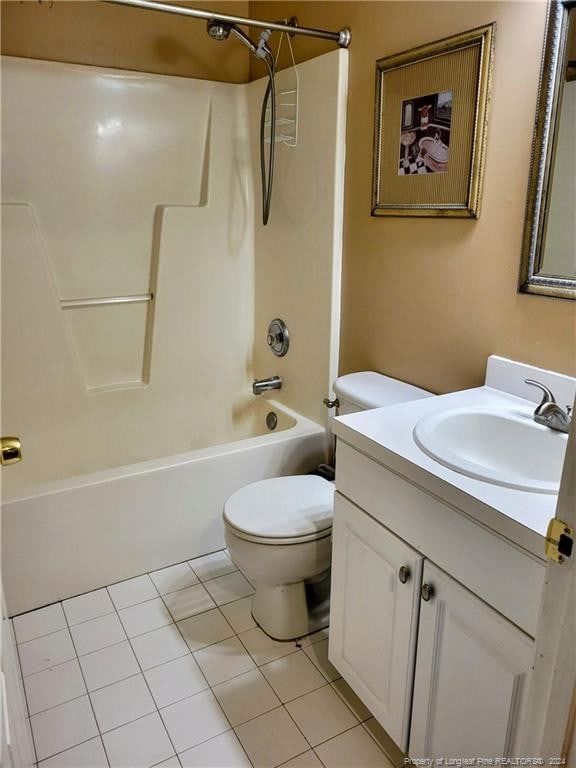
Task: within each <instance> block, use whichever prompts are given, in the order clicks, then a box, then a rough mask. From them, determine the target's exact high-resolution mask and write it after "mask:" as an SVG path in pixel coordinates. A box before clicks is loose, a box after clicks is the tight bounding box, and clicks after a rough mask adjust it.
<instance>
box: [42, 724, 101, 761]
mask: <svg viewBox="0 0 576 768" xmlns="http://www.w3.org/2000/svg"><path fill="white" fill-rule="evenodd" d="M94 739H100V743H101V744H102V748H103V749H104V755H105V757H106V760H108V755H107V754H106V749H105V747H104V742H103V741H102V736H101V735H100V733H99V732H98V733H97V734H96V736H90V738H89V739H84V741H79V742H78V744H74V745H73V746H71V747H66V749H61V750H60V752H54V754H53V755H47V756H46V757H43V758H42V760H38V762H37V763H36V765H38V766H39V765H40V764H41V763H43V762H44V761H45V760H52V758H54V757H58V755H63V754H64V753H65V752H68V751H69V750H70V749H76V747H81V746H82V744H87V743H88V742H89V741H94Z"/></svg>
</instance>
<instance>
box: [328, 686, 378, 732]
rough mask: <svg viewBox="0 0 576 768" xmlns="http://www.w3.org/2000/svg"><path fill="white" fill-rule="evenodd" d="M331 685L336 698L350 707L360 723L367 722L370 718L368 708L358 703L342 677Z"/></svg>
mask: <svg viewBox="0 0 576 768" xmlns="http://www.w3.org/2000/svg"><path fill="white" fill-rule="evenodd" d="M331 685H332V688H334V690H335V691H336V693H337V694H338V696H340V698H341V699H342V701H343V702H344V703H345V704H347V705H348V706H349V707H350V709H351V710H352V712H353V713H354V714H355V715H356V717H357V718H358V720H360V722H363V721H364V720H368V719H369V718H371V717H372V713H371V712H370V710H369V709H368V707H366V706H365V704H363V702H361V701H360V699H359V698H358V696H356V694H355V693H354V691H353V690H352V688H350V686H349V685H348V683H347V682H346V680H344V678H343V677H341V678H340V680H336V681H335V682H334V683H331Z"/></svg>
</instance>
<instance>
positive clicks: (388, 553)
mask: <svg viewBox="0 0 576 768" xmlns="http://www.w3.org/2000/svg"><path fill="white" fill-rule="evenodd" d="M336 485H337V493H336V496H335V508H334V524H333V561H332V597H331V614H330V622H331V629H330V642H329V657H330V660H331V662H332V663H333V664H334V666H335V667H336V668H337V669H338V670H339V672H340V673H341V674H342V676H343V677H344V679H345V680H346V681H347V682H348V684H349V685H350V686H351V687H352V689H353V690H354V691H355V692H356V694H357V695H358V696H359V697H360V699H361V700H362V701H363V702H364V704H366V706H367V707H368V708H369V709H370V711H371V712H372V714H373V715H374V717H375V718H376V719H377V720H378V722H379V723H380V724H381V725H382V726H383V728H384V729H385V730H386V731H387V732H388V734H389V735H390V736H391V737H392V739H393V740H394V741H395V742H396V744H397V745H398V746H399V747H400V748H401V749H402V750H403V751H405V752H407V753H408V754H409V756H410V757H412V758H446V757H486V758H488V757H503V756H506V757H508V756H513V754H514V750H515V749H516V748H517V744H518V738H519V733H518V729H519V723H520V722H521V716H522V710H523V706H524V702H525V699H526V694H527V689H528V683H529V675H530V672H531V667H532V662H533V653H534V641H533V639H532V637H531V635H533V633H534V629H533V628H534V627H535V624H536V617H537V614H538V603H539V600H540V595H541V591H542V585H543V580H544V570H545V569H544V563H543V562H542V561H541V560H538V559H537V558H535V557H534V556H533V555H531V554H530V553H527V552H526V551H524V550H522V549H520V548H519V547H517V546H515V545H513V544H512V542H509V541H506V540H505V539H503V538H502V537H498V536H496V535H494V534H493V533H492V532H491V531H489V530H488V529H487V528H486V527H485V526H479V525H478V524H476V523H475V522H473V521H472V520H470V518H469V517H468V516H466V515H465V514H463V513H461V512H460V511H458V510H457V509H455V508H454V507H450V506H448V505H445V504H443V503H442V502H441V501H440V500H439V499H438V498H437V497H434V496H432V495H428V494H427V493H426V492H424V491H423V490H422V488H420V487H418V486H415V485H414V484H412V483H411V482H409V481H408V480H405V479H403V478H402V477H400V476H399V475H397V474H395V473H392V472H390V471H389V470H388V469H387V468H386V467H385V466H383V465H381V464H378V463H377V462H375V461H373V460H372V459H371V458H369V457H368V456H366V455H364V454H362V453H360V452H359V451H357V450H354V449H353V448H352V447H351V446H350V445H347V444H345V443H341V442H339V444H338V462H337V476H336ZM403 566H404V568H405V569H406V570H403V571H402V573H401V568H402V567H403ZM404 576H407V578H406V579H404Z"/></svg>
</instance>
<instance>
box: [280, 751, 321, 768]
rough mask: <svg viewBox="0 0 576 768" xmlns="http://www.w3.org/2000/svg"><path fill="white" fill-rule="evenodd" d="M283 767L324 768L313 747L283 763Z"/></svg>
mask: <svg viewBox="0 0 576 768" xmlns="http://www.w3.org/2000/svg"><path fill="white" fill-rule="evenodd" d="M282 768H324V767H323V765H322V763H321V762H320V759H319V758H318V755H316V753H315V752H313V751H312V750H311V749H309V750H308V752H304V753H303V754H302V755H298V757H294V758H292V760H289V761H288V762H287V763H283V764H282Z"/></svg>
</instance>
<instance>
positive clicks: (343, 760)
mask: <svg viewBox="0 0 576 768" xmlns="http://www.w3.org/2000/svg"><path fill="white" fill-rule="evenodd" d="M316 752H317V754H318V757H319V758H320V760H322V762H323V763H324V765H325V766H326V768H350V766H351V765H353V766H354V768H393V766H392V763H391V762H390V761H389V760H388V758H387V757H386V755H385V754H384V753H383V752H382V750H380V749H379V748H378V746H377V744H376V742H375V741H374V740H373V739H372V738H371V737H370V736H369V735H368V734H367V733H366V731H365V730H364V728H362V726H361V725H359V726H357V727H356V728H352V730H350V731H346V733H343V734H341V735H340V736H336V738H334V739H330V741H326V742H325V743H324V744H320V746H318V747H316Z"/></svg>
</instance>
